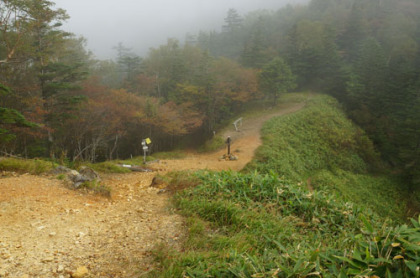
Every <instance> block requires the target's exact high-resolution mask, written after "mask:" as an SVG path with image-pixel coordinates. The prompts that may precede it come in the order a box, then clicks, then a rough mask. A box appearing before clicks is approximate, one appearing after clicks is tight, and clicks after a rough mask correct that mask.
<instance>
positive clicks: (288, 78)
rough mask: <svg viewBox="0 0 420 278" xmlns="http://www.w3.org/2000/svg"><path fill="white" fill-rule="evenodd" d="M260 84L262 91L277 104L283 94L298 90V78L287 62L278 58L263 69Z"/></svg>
mask: <svg viewBox="0 0 420 278" xmlns="http://www.w3.org/2000/svg"><path fill="white" fill-rule="evenodd" d="M259 83H260V88H261V90H262V91H263V92H264V93H265V94H266V95H267V96H268V97H269V98H271V99H272V100H273V102H274V103H277V100H278V98H279V97H280V96H281V95H282V94H284V93H287V92H289V91H290V90H292V89H294V88H296V77H295V76H294V75H293V73H292V71H291V69H290V67H289V66H288V65H287V64H286V62H285V61H284V60H283V59H282V58H280V57H277V58H275V59H273V60H272V61H271V62H270V63H268V64H266V65H265V66H264V67H263V69H262V71H261V73H260V77H259Z"/></svg>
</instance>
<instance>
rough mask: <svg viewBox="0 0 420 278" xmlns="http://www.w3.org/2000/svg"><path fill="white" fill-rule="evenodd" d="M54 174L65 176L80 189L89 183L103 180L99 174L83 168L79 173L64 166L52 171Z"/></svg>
mask: <svg viewBox="0 0 420 278" xmlns="http://www.w3.org/2000/svg"><path fill="white" fill-rule="evenodd" d="M52 173H53V174H55V175H59V174H65V175H67V178H68V179H69V180H70V181H71V182H72V183H73V186H74V187H75V188H78V187H79V186H80V185H81V184H82V183H84V182H89V181H94V180H96V181H100V180H101V178H100V177H99V175H98V173H96V172H95V171H94V170H93V169H91V168H89V167H85V166H82V167H81V168H80V170H79V172H78V171H76V170H72V169H69V168H67V167H64V166H58V167H57V168H55V169H54V170H53V171H52Z"/></svg>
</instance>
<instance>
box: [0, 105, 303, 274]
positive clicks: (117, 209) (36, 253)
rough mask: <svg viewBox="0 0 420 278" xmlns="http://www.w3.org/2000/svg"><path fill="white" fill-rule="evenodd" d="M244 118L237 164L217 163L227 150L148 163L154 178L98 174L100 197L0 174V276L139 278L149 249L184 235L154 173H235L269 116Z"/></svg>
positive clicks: (45, 179) (44, 179) (236, 141)
mask: <svg viewBox="0 0 420 278" xmlns="http://www.w3.org/2000/svg"><path fill="white" fill-rule="evenodd" d="M302 107H303V104H294V105H290V106H288V107H286V108H284V109H282V110H280V111H277V112H273V113H271V114H269V115H264V116H262V117H257V118H245V119H244V121H243V126H242V127H241V131H240V132H236V131H234V129H233V126H232V130H231V131H227V132H226V133H225V134H224V136H228V135H229V136H231V138H232V139H233V143H232V151H233V152H234V153H235V155H237V156H238V158H239V159H238V160H237V161H220V160H219V158H220V157H221V156H222V155H223V154H224V153H225V152H226V151H225V150H221V151H219V152H216V153H211V154H197V153H189V154H188V155H187V157H186V158H184V159H182V160H164V161H160V162H159V163H156V164H153V165H152V167H154V168H155V169H158V171H156V172H152V173H131V174H114V175H105V176H103V177H102V179H103V182H102V183H103V184H104V185H107V186H109V187H110V188H111V189H112V197H111V198H105V197H100V196H95V195H92V194H86V193H81V192H78V191H75V190H72V189H69V188H68V187H66V186H65V185H64V182H63V181H60V180H58V179H57V178H56V177H55V176H32V175H27V174H26V175H16V174H13V173H4V174H3V176H1V177H0V277H66V278H67V277H71V275H74V276H77V272H76V270H77V268H79V267H85V268H86V269H87V270H88V271H89V272H88V274H87V276H85V277H140V276H141V274H144V273H147V272H148V271H149V270H150V268H151V267H152V261H151V260H152V255H151V253H150V251H151V249H152V248H153V247H154V246H156V245H157V244H160V243H166V244H168V245H169V246H172V247H174V248H181V246H180V243H181V241H182V237H183V235H184V233H185V229H184V222H183V219H182V217H181V216H180V215H178V214H176V213H174V212H173V210H172V209H171V206H170V203H169V195H168V194H165V193H164V194H158V191H159V189H157V188H152V187H150V184H151V180H152V179H153V177H154V176H155V175H156V174H157V173H159V174H164V173H165V172H167V171H174V170H186V169H192V170H194V169H212V170H227V169H232V170H240V169H242V168H243V167H244V166H245V165H246V164H247V163H248V162H249V161H250V160H251V159H252V157H253V155H254V151H255V149H256V148H257V147H258V146H259V145H260V144H261V141H260V135H259V130H260V128H261V126H262V124H263V123H264V122H265V121H266V120H268V119H269V118H271V117H273V116H278V115H283V114H287V113H292V112H295V111H297V110H299V109H300V108H302Z"/></svg>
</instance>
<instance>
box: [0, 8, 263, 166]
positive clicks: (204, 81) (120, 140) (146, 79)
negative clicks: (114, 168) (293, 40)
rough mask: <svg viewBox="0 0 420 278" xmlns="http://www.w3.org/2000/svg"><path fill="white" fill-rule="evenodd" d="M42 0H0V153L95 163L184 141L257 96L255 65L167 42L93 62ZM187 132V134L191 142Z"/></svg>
mask: <svg viewBox="0 0 420 278" xmlns="http://www.w3.org/2000/svg"><path fill="white" fill-rule="evenodd" d="M66 18H67V14H66V12H65V11H63V10H59V9H58V10H57V9H54V4H53V3H52V2H50V1H45V0H26V1H12V0H11V1H2V2H1V4H0V58H1V61H0V84H1V87H0V89H1V100H0V106H1V110H0V128H1V129H0V143H1V145H0V146H1V151H2V152H3V153H9V154H20V155H24V156H28V157H34V156H51V157H55V158H57V157H61V158H68V159H70V160H77V159H81V160H90V161H97V160H103V159H112V158H116V157H118V156H119V157H127V156H130V155H138V154H141V153H142V148H141V140H142V139H143V138H147V137H150V138H151V139H152V141H153V149H154V150H155V151H156V150H165V149H169V148H172V147H174V146H175V145H176V144H178V143H179V142H181V139H182V142H183V143H184V144H187V145H191V144H192V143H194V141H197V142H196V143H198V142H202V140H204V139H205V138H206V136H207V135H209V134H213V130H214V129H215V126H216V125H217V124H219V123H220V122H221V121H223V120H224V119H227V118H229V117H231V115H232V114H233V113H235V111H237V110H238V109H240V107H241V105H242V104H243V103H245V102H247V101H249V100H252V99H255V98H258V97H259V93H258V88H257V86H258V82H257V71H256V70H254V69H247V68H244V67H243V66H241V65H240V64H239V63H238V62H235V61H233V60H229V59H226V58H214V57H211V56H209V55H208V53H207V52H206V51H203V50H201V49H199V48H198V47H195V46H191V45H185V46H182V45H180V43H179V42H178V41H176V40H171V39H170V40H168V43H167V44H166V45H162V46H160V47H157V48H155V49H152V50H151V51H150V53H149V55H148V56H147V57H145V58H140V57H138V56H137V55H135V54H133V53H132V52H131V51H130V50H129V49H127V48H125V47H124V46H123V45H121V44H119V45H118V46H117V47H116V49H115V50H116V53H117V59H116V61H97V60H94V59H92V55H91V54H90V53H88V52H87V51H86V50H85V48H84V41H83V39H79V38H76V37H75V36H74V35H73V34H70V33H67V32H65V31H63V30H62V29H61V28H60V27H61V22H62V21H63V20H65V19H66ZM193 138H194V139H193Z"/></svg>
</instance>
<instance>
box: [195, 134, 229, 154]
mask: <svg viewBox="0 0 420 278" xmlns="http://www.w3.org/2000/svg"><path fill="white" fill-rule="evenodd" d="M224 146H225V140H224V139H223V138H222V137H221V136H214V137H213V138H211V139H209V140H207V141H206V142H205V143H204V145H203V146H202V147H201V148H200V149H199V152H215V151H218V150H220V149H221V148H223V147H224Z"/></svg>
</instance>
